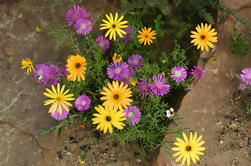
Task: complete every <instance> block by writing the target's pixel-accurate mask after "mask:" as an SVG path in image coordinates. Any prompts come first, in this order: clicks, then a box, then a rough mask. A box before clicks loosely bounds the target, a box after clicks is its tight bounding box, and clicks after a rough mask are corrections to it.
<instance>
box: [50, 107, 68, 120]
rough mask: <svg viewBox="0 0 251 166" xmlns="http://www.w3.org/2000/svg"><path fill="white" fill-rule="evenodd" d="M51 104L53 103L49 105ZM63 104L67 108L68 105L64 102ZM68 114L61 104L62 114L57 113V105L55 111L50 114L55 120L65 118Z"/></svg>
mask: <svg viewBox="0 0 251 166" xmlns="http://www.w3.org/2000/svg"><path fill="white" fill-rule="evenodd" d="M52 105H53V103H52V104H51V107H52ZM65 106H66V107H67V108H68V109H69V106H68V105H66V104H65ZM68 114H69V112H68V111H66V110H65V109H64V107H63V106H62V115H60V114H59V108H58V106H57V108H56V111H55V112H54V114H51V117H52V118H53V119H56V120H63V119H65V118H67V116H68Z"/></svg>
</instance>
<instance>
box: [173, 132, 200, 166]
mask: <svg viewBox="0 0 251 166" xmlns="http://www.w3.org/2000/svg"><path fill="white" fill-rule="evenodd" d="M183 138H184V141H183V140H182V139H180V138H176V142H175V143H174V144H175V145H176V147H173V148H172V150H173V151H177V152H176V153H175V154H173V157H176V156H179V157H178V158H177V159H176V161H175V162H179V161H180V160H181V159H182V163H181V164H182V165H184V163H185V162H186V161H187V166H189V165H190V161H191V160H192V161H193V163H194V164H195V163H196V160H200V158H199V156H198V155H204V153H203V152H201V151H204V150H205V148H204V147H201V146H202V145H203V144H204V143H205V141H201V142H200V140H201V138H202V135H201V136H200V137H199V138H197V132H195V134H194V136H193V134H192V132H190V138H189V140H188V138H187V136H186V134H185V133H183Z"/></svg>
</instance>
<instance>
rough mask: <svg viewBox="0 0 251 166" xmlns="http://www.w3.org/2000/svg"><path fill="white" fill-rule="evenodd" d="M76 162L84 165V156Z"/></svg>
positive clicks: (79, 157)
mask: <svg viewBox="0 0 251 166" xmlns="http://www.w3.org/2000/svg"><path fill="white" fill-rule="evenodd" d="M78 162H79V163H80V164H84V163H85V156H84V155H81V156H78Z"/></svg>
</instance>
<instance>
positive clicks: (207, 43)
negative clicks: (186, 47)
mask: <svg viewBox="0 0 251 166" xmlns="http://www.w3.org/2000/svg"><path fill="white" fill-rule="evenodd" d="M196 31H197V32H195V31H191V33H192V35H190V37H191V38H194V39H193V40H192V41H191V43H194V45H195V46H196V45H197V49H201V51H203V50H204V48H205V49H206V50H207V51H208V47H210V48H214V45H213V44H212V43H211V42H217V36H216V35H217V32H215V29H211V25H210V24H209V25H208V26H207V24H205V25H204V24H203V23H201V26H200V25H198V26H197V27H196Z"/></svg>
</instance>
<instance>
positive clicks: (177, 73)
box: [171, 65, 187, 83]
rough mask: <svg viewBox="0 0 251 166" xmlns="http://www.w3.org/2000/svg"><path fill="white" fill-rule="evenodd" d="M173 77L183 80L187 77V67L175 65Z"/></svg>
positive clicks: (179, 80) (176, 79) (177, 80)
mask: <svg viewBox="0 0 251 166" xmlns="http://www.w3.org/2000/svg"><path fill="white" fill-rule="evenodd" d="M171 77H172V78H173V79H174V80H175V81H176V82H177V83H179V82H182V81H184V80H185V79H186V77H187V71H186V68H185V67H180V66H179V65H178V66H174V67H173V68H172V75H171Z"/></svg>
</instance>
